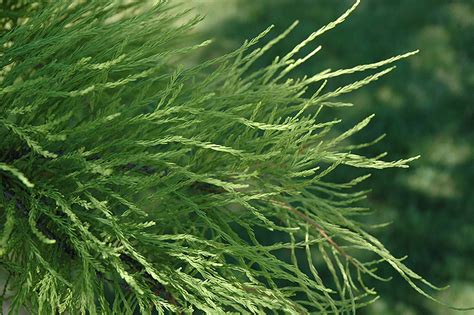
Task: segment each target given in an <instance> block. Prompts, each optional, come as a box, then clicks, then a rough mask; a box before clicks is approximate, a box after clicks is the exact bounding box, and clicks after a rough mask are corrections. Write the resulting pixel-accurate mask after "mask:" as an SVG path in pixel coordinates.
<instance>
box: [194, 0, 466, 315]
mask: <svg viewBox="0 0 474 315" xmlns="http://www.w3.org/2000/svg"><path fill="white" fill-rule="evenodd" d="M350 3H351V1H346V0H345V1H334V0H258V1H255V0H228V1H219V0H208V1H196V2H195V4H196V5H197V6H198V7H200V8H201V9H202V11H203V12H205V13H206V14H207V15H208V19H207V22H206V23H207V25H206V27H205V30H204V33H205V34H206V36H209V35H212V36H214V37H216V44H214V45H213V46H211V47H210V49H209V50H208V51H207V53H208V54H211V55H218V54H220V52H221V51H223V50H225V51H227V50H230V49H232V48H235V47H236V46H238V45H239V44H240V43H241V42H242V41H243V40H244V39H245V38H246V37H248V36H249V34H256V33H258V32H259V31H260V30H262V29H264V28H266V27H267V26H268V25H270V24H275V26H276V27H275V29H276V31H277V32H278V31H281V30H283V29H285V28H286V27H287V26H288V25H289V24H291V23H292V22H293V21H294V20H300V26H299V27H298V28H297V29H296V31H295V32H296V33H294V34H293V36H291V37H290V38H288V39H287V40H285V41H284V42H283V43H282V44H281V45H279V46H278V47H276V48H275V49H273V50H271V51H270V52H269V54H267V55H266V57H265V58H266V59H262V60H261V61H260V62H261V63H262V64H268V63H270V62H271V61H272V60H273V58H274V57H275V56H277V55H280V56H281V55H282V54H284V52H285V51H287V50H288V49H289V48H291V47H293V46H294V44H295V43H296V42H298V41H299V40H301V39H302V38H304V36H305V35H306V34H308V33H309V32H311V31H313V30H315V29H317V28H318V27H319V26H321V25H323V24H325V23H327V22H328V21H330V20H332V19H334V17H336V16H337V15H338V14H340V12H342V11H344V9H345V8H346V7H347V6H348V5H350ZM473 34H474V2H473V1H469V0H464V1H463V0H459V1H444V0H416V1H414V0H400V1H391V0H365V1H363V2H362V4H361V6H360V9H359V10H358V11H357V12H356V13H355V14H354V15H353V16H351V18H350V19H349V20H348V21H347V22H346V23H345V24H344V25H342V26H341V27H340V28H339V29H338V30H337V31H336V34H334V33H333V34H331V35H332V36H325V37H322V38H321V39H320V40H319V42H318V43H319V44H322V45H323V50H322V52H320V53H318V55H317V56H316V57H314V58H313V59H311V60H309V61H308V62H307V64H306V66H304V67H302V68H299V69H298V71H300V72H299V74H308V75H311V74H314V73H317V72H319V71H321V70H322V69H325V68H327V67H330V68H333V69H334V68H339V67H347V66H350V65H352V64H355V63H360V62H368V61H373V60H376V59H377V58H381V57H388V56H390V55H391V54H392V53H393V52H395V53H398V52H403V51H407V50H412V49H416V48H419V49H420V50H421V52H420V54H419V55H417V56H416V57H414V58H411V59H410V60H409V62H407V63H405V64H402V65H400V66H399V67H398V69H397V71H395V72H394V73H393V75H392V76H391V78H390V80H381V81H379V82H377V83H376V84H374V85H371V86H369V87H368V88H366V89H364V90H361V91H358V92H357V93H356V94H354V95H351V101H352V102H354V103H355V104H356V105H357V106H356V107H353V108H352V109H350V110H344V111H341V112H339V113H337V115H339V116H342V117H344V118H345V120H346V121H347V123H348V124H350V123H351V119H354V120H355V119H357V118H356V117H360V116H363V115H364V114H367V113H372V112H374V113H375V114H376V116H377V119H376V121H375V123H374V125H372V128H370V129H367V130H366V131H365V132H366V133H365V134H364V133H362V137H364V138H367V137H368V135H367V132H370V133H371V134H372V133H373V136H376V135H379V134H380V133H387V138H388V140H386V141H384V142H383V143H381V144H380V145H377V146H376V147H375V149H376V150H379V149H380V148H382V150H384V151H389V152H391V153H394V154H396V155H398V156H409V155H413V154H418V153H420V154H421V155H422V158H421V159H420V160H419V161H417V162H416V163H414V165H413V167H414V170H413V171H411V172H408V173H403V172H392V173H390V174H389V175H388V176H385V175H386V174H375V176H373V177H372V178H371V179H370V180H369V186H370V187H371V188H373V191H372V193H371V194H370V196H369V201H368V202H369V205H370V206H371V207H372V208H375V209H377V210H378V214H379V221H392V222H393V223H392V225H391V226H390V227H389V228H386V229H382V230H380V231H379V232H378V235H379V236H380V237H382V238H383V239H385V240H386V241H388V243H389V244H390V246H389V247H390V248H391V249H392V250H393V251H394V252H395V253H397V254H402V253H405V252H406V253H407V254H408V256H409V262H408V264H409V265H410V266H412V267H413V268H414V269H415V270H417V271H423V272H426V273H427V274H429V275H430V276H432V278H431V279H437V281H439V283H450V284H452V285H453V288H452V290H451V291H447V292H444V293H442V296H444V297H449V298H450V299H451V300H452V301H453V302H458V303H461V304H470V305H472V304H473V302H474V294H473V288H474V263H473V261H474V194H473V193H472V190H473V189H472V183H473V182H474V128H473V126H474V104H473V96H474V95H473V94H474V35H473ZM337 83H338V82H337V80H336V81H333V84H334V85H337ZM354 120H352V121H354ZM372 150H373V149H372V148H368V149H367V152H368V154H371V153H374V152H372ZM389 172H390V171H389ZM387 179H389V180H387ZM378 287H379V288H380V289H381V290H382V291H383V294H382V295H383V296H384V299H383V300H382V301H381V302H379V303H377V304H376V305H375V306H374V308H373V309H372V311H373V313H376V314H381V313H384V314H390V312H392V313H393V314H402V313H403V314H427V313H433V312H438V313H439V310H436V308H437V307H436V306H434V305H432V304H429V303H427V302H426V301H425V300H424V299H422V298H420V297H419V296H417V295H413V294H412V293H411V292H410V291H409V290H406V288H407V287H406V284H404V283H403V281H394V282H390V283H389V284H388V285H386V286H380V285H378ZM401 301H403V302H401ZM446 312H447V311H446V310H442V314H446ZM438 313H437V314H438ZM439 314H441V313H439Z"/></svg>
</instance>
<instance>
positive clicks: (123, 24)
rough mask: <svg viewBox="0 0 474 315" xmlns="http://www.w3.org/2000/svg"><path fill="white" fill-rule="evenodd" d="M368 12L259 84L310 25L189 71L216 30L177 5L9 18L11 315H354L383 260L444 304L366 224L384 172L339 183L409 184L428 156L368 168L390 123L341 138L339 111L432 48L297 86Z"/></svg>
mask: <svg viewBox="0 0 474 315" xmlns="http://www.w3.org/2000/svg"><path fill="white" fill-rule="evenodd" d="M357 4H358V1H357V2H356V3H355V4H354V6H353V7H352V8H350V9H349V10H348V11H347V12H346V13H344V14H343V15H342V16H341V17H340V18H339V19H337V20H336V21H334V22H333V23H330V24H328V25H327V26H324V27H322V28H320V29H319V30H317V31H316V32H314V33H312V34H310V36H309V37H308V38H307V39H306V40H304V41H303V42H302V43H301V44H300V45H298V46H296V47H295V48H294V49H293V50H292V51H290V52H289V53H288V54H286V55H285V56H283V57H281V58H278V59H276V60H275V61H274V62H273V63H272V64H271V65H268V66H267V67H265V68H262V69H254V68H253V67H252V65H253V64H254V62H255V61H256V60H257V59H258V58H259V57H260V56H262V55H263V54H264V53H265V52H266V51H267V50H268V49H270V48H271V47H272V46H273V45H276V44H277V43H278V41H281V40H284V38H285V37H286V36H287V35H288V34H289V33H290V31H291V30H292V29H293V28H294V27H296V24H297V23H295V24H293V25H292V26H291V27H290V28H289V29H288V30H287V31H286V32H285V33H283V34H281V35H279V36H277V37H275V39H273V40H272V41H270V42H269V43H268V44H266V45H265V46H261V47H258V42H259V40H260V39H262V38H263V37H264V36H266V35H267V33H269V31H270V29H271V28H268V29H267V30H265V31H264V32H263V33H262V34H260V35H259V36H258V37H257V38H255V39H253V40H250V41H247V42H245V43H244V44H243V46H242V47H241V48H240V49H238V50H237V51H234V52H231V53H229V54H228V55H225V56H222V57H218V58H216V59H214V60H210V61H206V62H203V63H198V64H197V65H188V66H176V64H183V63H185V62H186V60H188V58H189V57H190V56H192V52H193V51H194V50H195V49H198V48H199V47H200V46H202V45H205V44H207V42H206V43H202V44H198V45H191V46H186V45H183V42H188V40H187V37H188V35H189V30H190V29H191V28H192V27H193V25H195V24H196V23H197V22H198V21H199V19H197V18H196V19H189V18H187V16H188V12H187V11H185V10H184V11H183V10H182V9H180V8H179V7H174V6H172V5H170V4H168V3H166V2H163V1H160V2H158V3H157V4H155V5H153V6H145V5H144V4H143V1H112V0H98V1H38V2H35V3H33V4H32V3H30V2H29V1H25V2H24V3H23V2H21V1H3V2H1V6H2V9H1V10H2V11H1V13H0V14H1V15H0V23H1V24H0V36H1V37H0V62H1V65H0V99H1V104H2V105H1V107H0V137H1V139H2V140H1V145H0V222H1V223H0V224H1V243H0V265H1V266H2V268H3V270H4V272H5V274H6V275H7V277H8V281H7V282H6V283H5V285H4V290H3V297H2V302H3V303H5V302H4V301H6V300H9V303H10V306H9V312H11V314H15V313H17V312H18V311H19V310H21V308H23V307H24V308H26V309H28V310H29V311H30V312H31V313H33V314H56V313H70V314H132V313H134V312H141V313H144V314H146V313H150V312H158V313H160V314H162V313H168V312H171V313H178V312H192V311H197V310H200V311H203V312H208V313H222V312H239V313H246V312H251V313H261V312H267V311H270V310H274V311H280V312H281V311H283V312H288V313H306V312H321V313H352V312H355V310H356V309H357V308H359V307H361V306H364V305H366V304H367V303H370V302H371V301H373V300H374V299H376V298H377V294H376V292H375V291H374V289H372V288H369V287H367V286H366V285H365V284H364V278H365V277H367V276H369V277H375V278H377V279H381V280H384V278H382V277H381V276H379V275H377V274H376V266H377V264H379V263H388V264H390V265H391V266H392V267H393V268H394V269H395V270H396V271H397V272H398V273H399V274H400V275H401V276H402V277H403V278H405V279H406V280H407V281H408V283H409V284H410V285H411V286H412V287H413V288H414V289H415V290H417V291H418V292H420V293H421V294H424V295H426V296H427V297H429V295H428V294H427V293H425V290H424V288H425V286H426V285H427V286H431V285H430V284H429V283H428V282H426V281H425V280H424V279H423V278H422V277H420V276H419V275H417V274H416V273H414V272H413V271H411V270H410V269H409V268H408V267H406V266H405V265H404V264H403V262H402V260H403V259H400V258H396V257H393V256H392V255H391V254H390V252H389V251H388V250H387V249H386V248H385V247H384V246H383V245H382V244H381V243H380V242H378V241H377V239H375V238H374V237H372V236H371V235H370V234H369V233H368V232H366V229H365V228H364V226H363V224H361V223H359V222H358V221H356V217H357V216H359V215H362V214H366V213H368V210H367V209H364V208H361V207H360V206H358V202H359V201H360V200H361V199H363V198H364V197H365V194H366V192H364V191H362V192H361V191H357V190H354V189H353V187H354V186H356V185H357V184H358V183H360V182H361V181H363V180H364V179H365V178H367V176H368V175H367V176H362V177H359V178H356V179H354V180H352V181H350V182H347V183H334V182H331V181H330V180H328V179H327V177H328V174H329V173H331V172H332V171H334V170H335V169H336V168H338V167H340V166H344V165H347V166H351V167H359V168H369V169H383V168H390V167H400V168H405V167H407V163H408V162H410V161H411V160H413V159H415V158H416V157H415V158H409V159H406V160H398V161H385V160H383V159H382V158H383V157H384V156H385V154H381V155H379V156H376V157H365V156H362V155H359V154H357V153H356V151H357V150H358V149H359V148H362V147H364V146H366V145H371V144H373V143H375V142H377V141H378V140H380V138H379V139H376V141H373V142H371V143H367V144H361V145H350V144H349V143H348V138H350V137H351V135H353V134H355V133H357V132H358V131H359V130H361V129H362V128H364V127H366V126H367V125H368V124H369V123H370V120H371V119H372V118H373V116H370V117H367V118H365V119H363V120H362V121H361V122H360V123H359V124H357V125H356V126H354V127H353V128H351V129H349V130H347V131H346V132H344V133H342V134H336V135H335V134H334V133H332V130H331V127H333V126H334V125H336V124H338V123H339V122H340V120H337V119H335V120H330V121H325V120H323V119H322V118H321V115H320V114H321V111H323V110H324V109H325V108H326V107H333V106H348V105H350V104H345V103H340V102H338V101H337V96H339V95H341V94H344V93H349V92H351V91H353V90H355V89H358V88H361V87H363V86H364V85H366V84H369V83H370V82H372V81H375V80H377V79H379V78H380V77H381V76H382V75H385V74H387V73H388V72H390V71H392V70H393V69H394V67H393V66H390V65H391V64H392V63H393V62H395V61H397V60H399V59H402V58H405V57H408V56H410V55H412V54H414V53H415V52H413V53H408V54H403V55H399V56H396V57H393V58H389V59H387V60H383V61H380V62H376V63H373V64H369V65H362V66H357V67H354V68H351V69H342V70H336V71H331V70H327V71H324V72H321V73H318V74H316V75H314V76H312V77H304V78H299V79H291V78H289V77H288V75H289V74H290V73H291V71H292V70H293V69H294V68H295V67H297V66H300V65H301V64H302V63H303V62H304V61H305V60H307V59H308V58H310V57H312V55H314V54H315V53H316V52H317V51H318V50H319V49H320V47H318V48H316V49H315V50H314V51H313V52H312V53H310V54H309V55H307V56H303V57H298V54H299V52H300V51H301V49H303V47H305V46H308V45H313V43H314V40H315V39H316V38H317V37H318V36H319V35H321V34H323V33H325V32H326V31H328V30H330V29H332V28H334V27H335V26H336V25H338V24H339V23H341V22H343V21H344V20H345V19H346V18H347V17H348V15H349V14H350V13H351V12H352V11H353V10H354V9H355V8H356V6H357ZM183 21H187V22H183ZM188 64H189V63H188ZM382 68H383V69H382ZM374 69H381V70H377V72H375V73H372V74H368V75H367V76H366V78H365V79H362V80H359V81H356V82H354V83H351V84H348V85H346V86H342V87H340V88H337V89H335V90H333V91H327V89H326V88H325V86H326V82H327V80H329V79H331V78H333V77H336V76H341V75H347V74H351V73H355V72H361V71H370V70H374ZM262 231H266V233H265V235H266V236H267V237H265V238H264V237H262ZM268 235H272V238H271V239H270V238H269V237H268ZM361 252H368V253H370V257H372V258H373V259H371V260H369V261H366V260H361V259H360V258H358V257H360V256H361V255H360V253H361ZM363 257H367V255H364V256H363ZM306 271H308V272H306ZM328 275H329V277H328Z"/></svg>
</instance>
